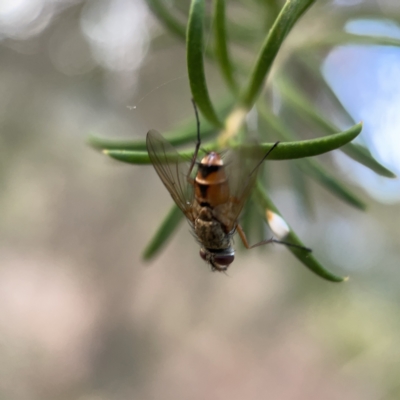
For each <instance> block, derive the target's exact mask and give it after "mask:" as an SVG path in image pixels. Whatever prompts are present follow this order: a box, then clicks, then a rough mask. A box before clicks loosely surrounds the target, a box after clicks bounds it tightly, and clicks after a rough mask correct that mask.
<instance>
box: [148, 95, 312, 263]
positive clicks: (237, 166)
mask: <svg viewBox="0 0 400 400" xmlns="http://www.w3.org/2000/svg"><path fill="white" fill-rule="evenodd" d="M193 106H194V110H195V115H196V121H197V143H196V147H195V150H194V153H193V157H192V159H191V161H190V163H189V162H187V161H186V160H185V159H184V158H183V157H182V156H180V155H179V154H178V152H177V151H176V150H175V148H174V147H173V146H172V145H171V144H170V143H169V142H168V141H167V140H165V139H164V138H163V137H162V136H161V135H160V133H159V132H157V131H155V130H150V131H149V132H148V133H147V139H146V145H147V150H148V153H149V157H150V160H151V162H152V164H153V166H154V168H155V170H156V172H157V174H158V176H159V177H160V179H161V181H162V182H163V183H164V185H165V187H166V188H167V190H168V191H169V193H170V195H171V197H172V198H173V200H174V201H175V203H176V204H177V206H178V207H179V208H180V209H181V211H182V212H183V213H184V215H185V216H186V218H187V220H188V222H189V224H190V226H191V228H192V230H193V234H194V236H195V237H196V239H197V241H198V242H199V244H200V246H201V247H200V257H201V258H202V259H203V260H205V261H206V262H207V263H209V264H210V265H211V268H212V270H213V271H226V270H227V269H228V267H229V265H230V264H231V263H232V262H233V261H234V259H235V250H234V248H233V247H232V238H233V235H234V234H235V232H238V234H239V236H240V238H241V240H242V241H243V244H244V246H245V247H246V248H247V249H251V248H253V247H257V246H260V245H263V244H267V243H271V242H275V243H282V244H285V245H288V246H294V247H298V248H301V249H303V250H305V251H311V250H310V249H307V248H304V247H301V246H297V245H295V244H291V243H286V242H282V241H279V240H276V239H273V238H272V239H267V240H263V241H261V242H259V243H257V244H255V245H252V246H250V245H249V243H248V241H247V239H246V235H245V233H244V231H243V229H242V227H241V226H240V224H239V223H238V219H239V215H240V213H241V211H242V209H243V206H244V205H245V203H246V200H247V199H248V197H249V195H250V193H251V190H252V188H253V186H254V183H255V181H256V177H257V171H258V168H259V167H260V165H261V164H262V162H263V161H264V160H265V159H266V158H267V157H268V155H269V154H270V153H271V151H273V150H274V149H275V148H276V147H277V146H278V144H279V142H276V143H275V144H274V145H273V146H272V147H271V149H269V150H268V151H267V152H266V153H265V152H261V149H260V148H256V147H254V148H252V149H251V150H249V148H247V149H246V148H244V147H242V148H239V149H235V150H231V151H230V153H229V154H228V155H227V157H226V162H224V161H223V160H222V156H221V154H220V153H218V152H214V151H211V152H209V153H207V154H206V155H205V156H204V157H203V158H202V159H201V161H200V162H198V161H197V157H198V153H199V150H200V145H201V138H200V121H199V116H198V112H197V107H196V104H195V103H194V101H193ZM195 166H196V167H197V171H196V174H195V176H194V177H192V173H193V172H194V169H195Z"/></svg>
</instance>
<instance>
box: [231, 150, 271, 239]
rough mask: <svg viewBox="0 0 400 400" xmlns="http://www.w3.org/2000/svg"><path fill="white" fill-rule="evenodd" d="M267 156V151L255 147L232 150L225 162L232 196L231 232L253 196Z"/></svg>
mask: <svg viewBox="0 0 400 400" xmlns="http://www.w3.org/2000/svg"><path fill="white" fill-rule="evenodd" d="M265 156H266V153H265V151H263V150H262V149H261V147H259V146H257V145H254V146H251V147H241V148H238V149H237V150H232V151H231V152H230V154H228V155H227V157H226V160H224V161H225V168H226V174H227V178H228V183H229V194H230V200H229V225H228V230H229V231H230V230H232V229H234V227H235V225H236V221H237V219H238V218H239V214H240V212H241V211H242V209H243V206H244V205H245V203H246V200H247V199H248V197H249V195H250V194H251V190H252V189H253V186H254V183H255V181H256V179H257V172H258V169H259V167H260V166H261V165H262V162H263V160H264V158H265Z"/></svg>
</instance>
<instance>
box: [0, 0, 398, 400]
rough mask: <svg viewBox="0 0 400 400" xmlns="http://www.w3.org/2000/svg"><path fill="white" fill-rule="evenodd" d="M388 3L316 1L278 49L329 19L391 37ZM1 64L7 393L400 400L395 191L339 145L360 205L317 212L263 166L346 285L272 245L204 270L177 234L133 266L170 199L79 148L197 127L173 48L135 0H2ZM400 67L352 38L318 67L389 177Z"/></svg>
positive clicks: (219, 86) (393, 56) (1, 260)
mask: <svg viewBox="0 0 400 400" xmlns="http://www.w3.org/2000/svg"><path fill="white" fill-rule="evenodd" d="M241 3H246V2H245V1H242V2H241ZM248 3H249V7H250V6H251V4H252V2H251V1H249V2H248ZM396 3H397V2H396V1H393V2H390V1H383V0H379V1H378V0H377V1H373V2H367V1H339V0H337V1H326V2H321V4H320V7H319V8H318V9H317V11H315V12H314V13H312V14H311V15H312V17H308V16H306V17H305V18H304V20H303V21H301V23H300V24H299V26H296V27H295V30H294V32H295V33H293V34H292V35H291V36H290V37H289V38H288V42H287V43H285V46H286V49H288V50H287V53H288V52H289V50H290V43H296V42H297V41H298V40H299V37H301V35H303V34H304V35H307V34H309V33H310V31H311V32H313V34H316V35H318V33H319V32H324V30H325V31H326V29H329V24H325V23H324V21H327V20H329V19H330V18H331V17H332V15H338V16H340V18H342V19H343V21H345V22H344V24H343V29H344V30H347V31H348V32H356V33H359V34H364V33H367V34H369V35H371V34H374V35H385V36H389V37H394V38H399V36H400V26H399V24H398V23H397V22H396V19H397V21H400V6H399V5H398V4H396ZM168 4H170V6H171V7H172V6H174V2H173V1H171V2H169V3H168ZM183 8H184V9H185V6H184V7H183ZM183 11H184V10H183ZM397 17H399V18H397ZM287 53H286V54H287ZM0 54H1V57H0V60H1V61H0V127H1V134H0V397H1V398H4V399H7V400H25V399H26V400H34V399H40V400H46V399H49V400H50V399H55V398H57V399H79V400H108V399H113V400H120V399H121V400H125V399H163V400H167V399H175V400H176V399H193V400H195V399H199V400H200V399H204V398H210V399H231V400H234V399H254V400H256V399H265V398H269V399H280V400H286V399H297V400H299V399H321V398H323V399H326V400H328V399H352V400H357V399H360V400H361V399H362V400H368V399H371V400H372V399H388V400H389V399H398V398H399V396H400V383H399V382H400V380H399V376H400V344H399V340H398V338H399V334H400V319H399V311H400V303H399V300H400V296H399V293H400V291H399V286H400V265H399V264H400V262H399V256H400V253H399V252H400V248H399V234H400V213H399V211H400V207H399V203H398V202H399V200H400V184H399V181H398V180H396V179H395V180H389V179H387V178H382V177H378V176H377V175H375V174H374V173H372V172H370V171H368V170H367V169H366V168H365V167H362V166H360V165H358V164H356V163H354V162H352V161H351V160H350V159H348V158H347V157H346V156H344V155H342V154H340V153H339V152H334V153H335V154H334V155H333V158H332V160H333V161H332V163H333V164H332V165H334V168H335V171H336V173H337V174H338V176H340V177H341V178H342V179H344V180H345V181H347V182H348V185H349V186H352V188H353V190H354V191H356V192H357V193H358V194H359V195H360V196H362V197H363V198H365V200H366V202H367V204H368V210H367V212H365V213H363V212H360V211H357V210H355V209H352V208H351V207H349V206H347V205H345V204H343V203H341V202H340V201H338V200H337V199H335V198H333V197H332V196H331V195H329V194H328V193H326V192H325V191H324V190H323V189H321V188H320V187H318V186H317V185H316V184H314V183H312V182H310V185H311V193H312V201H313V204H314V213H313V214H312V215H311V214H307V213H305V212H302V211H301V208H299V207H298V206H297V203H296V198H295V197H294V195H293V192H292V190H291V182H290V180H289V179H287V174H285V172H287V170H288V168H290V165H289V164H290V163H289V162H274V163H272V162H271V163H270V164H271V175H272V176H273V181H274V182H275V185H274V186H273V189H271V196H272V198H273V199H274V201H275V202H276V203H277V204H278V205H279V208H280V210H281V211H282V213H283V215H284V216H285V218H286V219H287V220H288V222H289V223H290V224H291V225H292V226H293V227H294V229H295V231H296V232H297V233H298V234H299V236H300V237H301V238H302V240H303V241H304V242H305V243H306V244H307V245H308V246H310V247H311V248H313V250H314V253H315V255H316V256H317V258H318V259H320V260H321V261H322V262H323V263H324V265H326V266H328V267H329V268H330V269H331V270H332V271H333V272H335V273H337V274H342V275H349V276H350V280H349V281H348V282H347V283H343V284H333V283H329V282H326V281H323V280H322V279H320V278H318V277H316V276H315V275H313V274H312V273H310V272H309V271H308V270H306V269H305V268H304V267H303V266H302V265H301V264H300V263H299V262H298V261H297V260H296V259H294V258H293V257H292V256H291V254H290V253H289V252H288V251H287V250H286V249H285V248H282V247H279V246H270V247H269V248H268V249H260V250H254V251H252V252H248V253H243V252H242V253H240V254H239V255H238V259H237V261H235V264H233V265H232V266H231V268H230V270H229V273H228V274H227V275H225V274H217V273H211V272H210V270H209V268H208V267H207V266H206V265H204V263H203V262H202V260H201V259H200V257H198V245H197V244H196V243H195V241H194V240H193V238H192V237H191V235H190V234H188V226H187V225H186V224H182V225H181V227H180V229H179V231H178V233H177V234H176V235H174V237H173V238H172V239H171V241H170V243H169V245H168V246H167V247H166V248H165V249H164V251H163V252H162V253H161V254H160V255H159V256H158V258H157V259H156V260H155V261H154V262H152V263H150V264H146V263H144V262H143V261H142V260H141V252H142V250H143V249H144V247H145V246H146V244H147V243H148V241H149V240H150V239H151V237H152V235H153V234H154V232H155V231H156V229H157V227H158V225H159V223H160V221H161V220H162V219H163V217H164V216H165V213H166V212H167V211H168V210H169V209H170V206H171V204H172V200H171V198H170V197H169V195H168V193H167V192H166V190H165V189H164V187H163V186H162V184H161V182H160V181H159V180H158V177H157V176H156V174H155V172H154V170H153V169H152V168H151V167H145V166H130V165H124V164H122V163H117V162H113V161H112V160H110V159H108V158H107V157H105V156H103V155H102V154H101V153H99V152H96V151H94V150H93V149H91V148H90V147H89V146H88V145H87V144H86V138H87V137H88V135H89V134H96V135H100V136H108V137H125V138H144V136H145V134H146V132H147V131H148V130H149V129H151V128H154V129H157V130H159V131H160V132H163V131H167V130H172V129H173V127H174V126H176V125H177V122H180V121H182V120H183V119H185V118H188V117H192V116H193V115H192V114H193V110H192V107H191V104H190V101H189V99H190V90H189V85H188V81H187V77H186V60H185V48H184V45H183V44H182V43H180V42H179V41H178V40H175V39H173V38H170V37H169V36H168V35H166V33H165V30H164V28H163V27H162V26H161V25H160V24H159V23H158V22H157V20H156V19H155V17H154V16H153V15H152V14H151V11H150V10H149V8H148V6H147V4H146V3H145V2H144V1H141V0H91V1H80V0H18V1H16V0H3V1H1V2H0ZM283 58H284V59H282V60H281V61H280V64H279V65H280V67H281V68H285V65H286V64H287V63H289V64H290V57H283ZM285 63H286V64H285ZM399 65H400V51H399V50H398V48H395V47H379V46H362V47H361V46H350V45H346V46H338V47H335V48H331V49H330V50H329V51H327V52H326V54H325V55H324V56H323V59H322V63H321V69H322V71H323V73H324V76H325V78H326V80H327V81H328V82H329V84H330V86H331V87H332V88H333V90H334V91H335V92H336V94H337V96H338V98H339V99H340V100H341V102H342V103H343V104H344V105H345V106H346V107H347V109H348V110H349V112H350V113H351V115H352V116H353V117H354V119H355V120H363V121H364V124H365V125H364V126H365V128H364V132H363V141H364V142H365V143H366V144H367V145H368V146H369V149H370V150H371V152H372V153H373V154H374V156H375V157H376V158H377V159H378V160H379V161H380V162H382V163H383V164H384V165H386V166H387V167H388V168H390V169H391V170H393V171H394V172H395V173H397V174H399V173H400V163H399V160H400V154H399V153H400V132H399V126H400V124H399V123H400V112H399V110H400V67H399ZM286 67H288V68H289V67H290V65H289V66H287V65H286ZM207 73H208V75H207V77H208V80H209V82H210V87H211V88H212V95H215V94H216V93H218V91H223V90H225V89H224V86H223V82H222V80H221V78H220V76H219V75H218V72H217V70H216V68H215V67H213V66H210V65H208V69H207ZM303 83H304V82H303ZM313 92H314V93H315V88H313ZM316 134H318V133H317V132H316Z"/></svg>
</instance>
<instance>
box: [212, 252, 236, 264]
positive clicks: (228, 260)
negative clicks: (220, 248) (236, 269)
mask: <svg viewBox="0 0 400 400" xmlns="http://www.w3.org/2000/svg"><path fill="white" fill-rule="evenodd" d="M234 259H235V256H234V255H233V254H225V255H216V256H214V262H215V264H218V265H223V266H228V265H229V264H232V263H233V260H234Z"/></svg>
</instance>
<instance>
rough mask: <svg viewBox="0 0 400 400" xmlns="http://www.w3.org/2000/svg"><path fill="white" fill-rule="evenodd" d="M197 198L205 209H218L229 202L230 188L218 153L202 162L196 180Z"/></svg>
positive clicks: (212, 154)
mask: <svg viewBox="0 0 400 400" xmlns="http://www.w3.org/2000/svg"><path fill="white" fill-rule="evenodd" d="M195 196H196V200H197V202H198V203H199V204H200V205H201V206H203V207H207V206H208V207H216V206H218V205H220V204H223V203H226V202H227V201H228V200H229V186H228V180H227V177H226V174H225V168H224V165H223V162H222V159H221V157H220V155H219V154H218V153H215V152H211V153H209V154H207V155H206V156H205V157H204V158H203V159H202V160H201V162H200V164H199V169H198V171H197V175H196V179H195Z"/></svg>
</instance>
